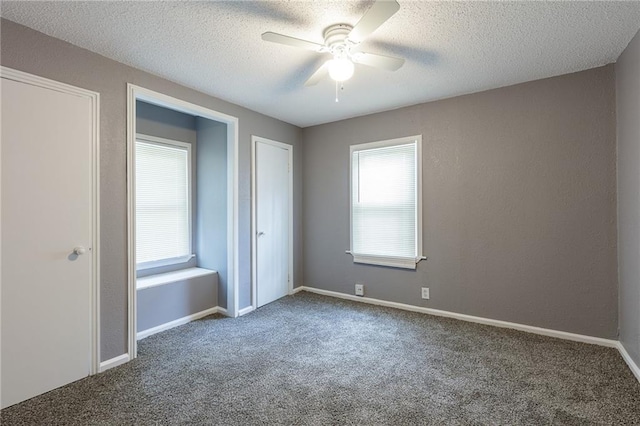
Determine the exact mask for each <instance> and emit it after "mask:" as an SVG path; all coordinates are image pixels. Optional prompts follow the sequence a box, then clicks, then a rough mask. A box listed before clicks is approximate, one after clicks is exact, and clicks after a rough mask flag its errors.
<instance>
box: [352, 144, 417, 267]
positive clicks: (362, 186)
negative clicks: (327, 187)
mask: <svg viewBox="0 0 640 426" xmlns="http://www.w3.org/2000/svg"><path fill="white" fill-rule="evenodd" d="M416 152H417V146H416V143H415V142H413V143H403V144H400V145H393V146H385V147H380V148H373V149H362V150H354V151H353V152H352V158H351V161H352V167H351V170H352V175H351V178H352V185H351V188H352V191H353V192H352V194H351V195H352V196H351V215H352V216H351V220H352V224H351V226H352V247H351V250H352V252H353V254H354V255H364V256H384V257H400V258H414V259H415V258H416V257H417V256H418V249H417V235H416V233H417V154H416Z"/></svg>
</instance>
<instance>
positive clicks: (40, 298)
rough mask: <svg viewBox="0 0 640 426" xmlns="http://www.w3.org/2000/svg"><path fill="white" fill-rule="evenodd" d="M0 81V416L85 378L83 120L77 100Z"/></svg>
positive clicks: (86, 151)
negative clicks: (5, 410)
mask: <svg viewBox="0 0 640 426" xmlns="http://www.w3.org/2000/svg"><path fill="white" fill-rule="evenodd" d="M0 82H1V86H0V89H1V91H2V110H1V111H2V132H1V134H2V141H1V142H2V145H1V149H2V178H1V181H2V216H1V217H2V251H1V252H2V315H1V318H2V319H1V332H2V346H1V348H2V349H1V350H2V358H1V368H2V370H1V373H2V374H1V375H2V379H1V386H2V389H1V390H2V392H1V398H2V407H3V408H4V407H7V406H10V405H13V404H16V403H18V402H20V401H23V400H25V399H28V398H31V397H33V396H36V395H39V394H41V393H44V392H47V391H49V390H52V389H55V388H57V387H60V386H63V385H65V384H67V383H70V382H73V381H75V380H78V379H81V378H83V377H86V376H87V375H88V374H89V373H90V370H91V345H92V332H91V331H92V320H91V297H92V292H91V286H92V268H93V265H92V263H93V261H92V258H93V256H92V252H91V251H92V249H93V246H92V243H93V242H92V229H93V228H92V227H93V224H92V222H93V209H92V205H93V202H92V187H93V183H92V158H93V157H92V144H93V135H92V124H93V122H92V120H93V118H92V101H91V100H90V99H89V98H87V97H82V96H78V95H72V94H67V93H62V92H61V91H57V90H51V89H48V88H42V87H38V86H35V85H31V84H26V83H21V82H16V81H13V80H9V79H7V78H2V79H1V80H0ZM74 249H76V250H77V253H78V254H75V253H74Z"/></svg>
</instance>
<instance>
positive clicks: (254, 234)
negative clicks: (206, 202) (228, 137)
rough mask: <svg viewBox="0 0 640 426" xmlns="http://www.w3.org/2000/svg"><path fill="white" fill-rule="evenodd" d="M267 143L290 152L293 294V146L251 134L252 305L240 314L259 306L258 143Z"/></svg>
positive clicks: (289, 292)
mask: <svg viewBox="0 0 640 426" xmlns="http://www.w3.org/2000/svg"><path fill="white" fill-rule="evenodd" d="M258 142H262V143H266V144H267V145H272V146H275V147H278V148H282V149H285V150H286V151H287V152H288V153H289V170H288V176H289V241H288V244H289V272H288V274H289V282H288V287H289V290H288V294H290V295H291V294H293V167H294V164H293V146H292V145H289V144H286V143H282V142H277V141H274V140H271V139H267V138H263V137H261V136H255V135H251V305H250V306H247V307H246V308H244V309H241V310H240V315H244V314H248V313H249V312H251V311H253V310H255V309H257V307H258V297H257V296H258V292H257V290H258V286H257V284H258V279H257V278H258V276H257V274H258V271H257V252H258V251H257V232H258V231H257V229H256V226H257V210H256V196H257V193H256V165H257V159H256V145H257V143H258Z"/></svg>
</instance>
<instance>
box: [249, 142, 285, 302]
mask: <svg viewBox="0 0 640 426" xmlns="http://www.w3.org/2000/svg"><path fill="white" fill-rule="evenodd" d="M255 143H256V147H255V168H256V169H255V184H256V188H255V203H256V204H255V208H256V229H255V231H256V240H255V241H256V292H257V306H258V307H259V306H263V305H265V304H267V303H270V302H273V301H274V300H276V299H279V298H281V297H283V296H286V295H287V293H288V292H289V237H290V235H289V232H290V230H289V219H290V218H289V214H290V208H289V202H290V197H289V190H290V185H289V183H290V182H289V178H290V165H289V157H290V152H291V151H290V150H291V147H290V146H286V145H283V144H277V145H276V143H270V142H266V141H262V140H256V142H255Z"/></svg>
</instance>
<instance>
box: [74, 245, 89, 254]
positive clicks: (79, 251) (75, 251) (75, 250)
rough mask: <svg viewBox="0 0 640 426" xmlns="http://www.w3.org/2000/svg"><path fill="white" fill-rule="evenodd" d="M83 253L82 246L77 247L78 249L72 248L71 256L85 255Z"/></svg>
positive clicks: (84, 251)
mask: <svg viewBox="0 0 640 426" xmlns="http://www.w3.org/2000/svg"><path fill="white" fill-rule="evenodd" d="M85 253H86V250H85V248H84V247H82V246H78V247H74V248H73V254H77V255H78V256H80V255H81V254H85Z"/></svg>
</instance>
